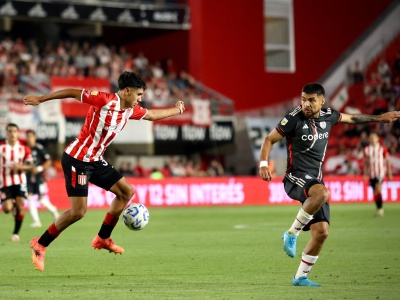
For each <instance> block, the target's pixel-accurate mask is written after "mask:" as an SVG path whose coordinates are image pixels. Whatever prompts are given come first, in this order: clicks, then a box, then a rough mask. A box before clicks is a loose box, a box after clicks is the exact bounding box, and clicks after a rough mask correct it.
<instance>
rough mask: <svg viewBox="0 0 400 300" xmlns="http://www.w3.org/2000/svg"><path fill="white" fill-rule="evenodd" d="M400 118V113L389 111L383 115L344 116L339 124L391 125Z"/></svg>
mask: <svg viewBox="0 0 400 300" xmlns="http://www.w3.org/2000/svg"><path fill="white" fill-rule="evenodd" d="M399 118H400V111H389V112H387V113H384V114H381V115H365V114H343V113H342V118H341V119H340V121H339V123H349V124H365V123H373V122H380V123H391V122H394V121H396V120H397V119H399Z"/></svg>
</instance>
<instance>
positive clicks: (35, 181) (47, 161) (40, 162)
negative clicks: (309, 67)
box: [26, 130, 58, 227]
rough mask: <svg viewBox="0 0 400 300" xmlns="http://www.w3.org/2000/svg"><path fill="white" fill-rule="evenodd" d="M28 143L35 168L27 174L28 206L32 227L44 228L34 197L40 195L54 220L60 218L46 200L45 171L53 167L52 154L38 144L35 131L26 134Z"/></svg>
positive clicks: (40, 200)
mask: <svg viewBox="0 0 400 300" xmlns="http://www.w3.org/2000/svg"><path fill="white" fill-rule="evenodd" d="M26 141H27V144H28V146H29V148H30V149H31V152H32V159H33V164H34V168H33V169H32V171H29V172H27V173H26V177H27V183H28V204H29V212H30V214H31V216H32V219H33V223H32V224H31V227H42V223H41V222H40V218H39V213H38V209H37V207H36V203H35V202H34V201H33V195H38V200H39V202H40V204H42V205H43V206H44V207H45V208H47V210H48V211H49V212H51V214H52V215H53V218H54V220H55V219H57V218H58V211H57V208H56V207H55V206H54V205H53V204H51V202H50V200H49V199H47V198H44V197H43V195H44V193H45V192H46V181H45V174H44V172H45V170H46V169H47V168H48V167H50V166H51V158H50V154H49V153H48V152H47V151H46V150H45V149H44V147H43V145H41V144H39V143H37V142H36V133H35V131H33V130H28V131H27V132H26Z"/></svg>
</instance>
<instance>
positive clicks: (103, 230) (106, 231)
mask: <svg viewBox="0 0 400 300" xmlns="http://www.w3.org/2000/svg"><path fill="white" fill-rule="evenodd" d="M113 229H114V226H113V225H110V224H102V225H101V227H100V231H99V237H101V238H102V239H108V238H109V237H110V236H111V232H112V231H113Z"/></svg>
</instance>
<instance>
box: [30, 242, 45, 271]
mask: <svg viewBox="0 0 400 300" xmlns="http://www.w3.org/2000/svg"><path fill="white" fill-rule="evenodd" d="M38 240H39V238H33V239H31V241H30V243H29V245H30V247H31V249H32V263H33V264H34V265H35V267H36V270H38V271H40V272H42V271H43V270H44V256H45V253H46V247H44V246H42V245H40V244H39V243H38Z"/></svg>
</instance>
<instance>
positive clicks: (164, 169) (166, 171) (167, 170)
mask: <svg viewBox="0 0 400 300" xmlns="http://www.w3.org/2000/svg"><path fill="white" fill-rule="evenodd" d="M160 171H161V172H162V173H163V174H164V177H171V176H172V175H171V170H170V168H169V164H168V163H167V162H165V163H164V165H163V167H162V168H161V170H160Z"/></svg>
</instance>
